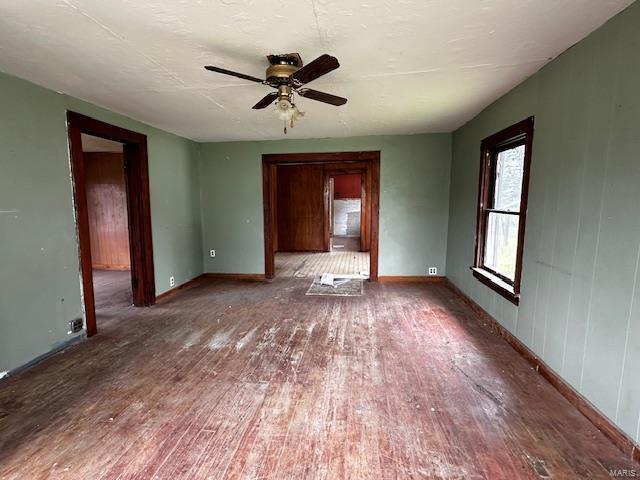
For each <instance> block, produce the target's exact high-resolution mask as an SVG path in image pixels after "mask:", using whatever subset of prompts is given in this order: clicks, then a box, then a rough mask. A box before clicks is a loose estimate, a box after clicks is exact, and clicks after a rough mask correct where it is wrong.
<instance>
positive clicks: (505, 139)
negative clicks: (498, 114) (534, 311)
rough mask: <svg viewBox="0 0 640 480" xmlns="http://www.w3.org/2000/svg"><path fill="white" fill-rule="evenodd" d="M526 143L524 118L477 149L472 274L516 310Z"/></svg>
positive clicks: (528, 131) (529, 130)
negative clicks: (477, 182) (475, 230)
mask: <svg viewBox="0 0 640 480" xmlns="http://www.w3.org/2000/svg"><path fill="white" fill-rule="evenodd" d="M532 140H533V117H530V118H527V119H526V120H523V121H522V122H519V123H516V124H515V125H512V126H511V127H509V128H506V129H504V130H502V131H500V132H498V133H496V134H495V135H491V136H490V137H488V138H485V139H484V140H483V141H482V144H481V152H482V153H481V158H480V192H479V197H478V222H477V232H476V253H475V263H474V266H473V267H472V270H473V274H474V276H475V277H476V278H478V280H480V281H481V282H483V283H484V284H485V285H487V286H489V287H491V288H492V289H494V290H495V291H496V292H498V293H500V294H501V295H502V296H504V297H505V298H507V299H509V300H510V301H511V302H513V303H515V304H516V305H517V304H518V303H519V300H520V274H521V272H522V250H523V241H524V226H525V217H526V214H527V191H528V186H529V169H530V165H531V144H532Z"/></svg>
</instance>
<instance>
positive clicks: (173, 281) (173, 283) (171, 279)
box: [169, 277, 176, 287]
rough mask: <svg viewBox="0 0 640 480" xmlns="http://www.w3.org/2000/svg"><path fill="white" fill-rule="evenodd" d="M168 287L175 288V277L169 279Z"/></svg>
mask: <svg viewBox="0 0 640 480" xmlns="http://www.w3.org/2000/svg"><path fill="white" fill-rule="evenodd" d="M169 286H170V287H175V286H176V278H175V277H169Z"/></svg>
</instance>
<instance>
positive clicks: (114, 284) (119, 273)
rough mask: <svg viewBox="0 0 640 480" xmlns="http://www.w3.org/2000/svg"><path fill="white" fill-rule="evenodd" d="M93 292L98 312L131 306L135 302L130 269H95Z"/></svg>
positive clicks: (98, 313)
mask: <svg viewBox="0 0 640 480" xmlns="http://www.w3.org/2000/svg"><path fill="white" fill-rule="evenodd" d="M93 293H94V295H95V304H96V314H97V315H98V316H99V315H100V314H101V313H102V311H106V310H110V309H113V308H114V307H116V308H118V307H129V306H131V304H132V303H133V300H132V296H133V294H132V292H131V271H130V270H102V269H97V268H94V269H93Z"/></svg>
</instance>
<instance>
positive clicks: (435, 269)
mask: <svg viewBox="0 0 640 480" xmlns="http://www.w3.org/2000/svg"><path fill="white" fill-rule="evenodd" d="M437 274H438V267H429V275H437Z"/></svg>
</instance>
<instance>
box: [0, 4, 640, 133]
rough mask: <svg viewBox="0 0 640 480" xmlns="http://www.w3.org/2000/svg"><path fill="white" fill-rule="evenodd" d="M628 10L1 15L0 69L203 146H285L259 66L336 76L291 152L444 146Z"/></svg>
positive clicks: (333, 7)
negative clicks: (334, 140) (431, 139)
mask: <svg viewBox="0 0 640 480" xmlns="http://www.w3.org/2000/svg"><path fill="white" fill-rule="evenodd" d="M631 3H633V2H632V0H519V1H516V0H279V1H276V0H274V1H266V0H254V1H251V0H207V1H204V0H201V1H195V0H155V1H154V0H136V1H130V0H129V1H127V0H109V1H104V0H18V1H16V0H0V70H2V71H4V72H7V73H10V74H13V75H16V76H18V77H22V78H26V79H28V80H30V81H32V82H34V83H37V84H40V85H43V86H46V87H49V88H52V89H55V90H57V91H60V92H63V93H67V94H69V95H73V96H75V97H79V98H81V99H84V100H88V101H90V102H93V103H95V104H98V105H100V106H103V107H106V108H109V109H111V110H114V111H116V112H119V113H123V114H126V115H128V116H130V117H133V118H135V119H138V120H141V121H143V122H146V123H149V124H151V125H154V126H157V127H159V128H162V129H164V130H167V131H170V132H174V133H177V134H179V135H182V136H185V137H188V138H192V139H195V140H201V141H222V140H250V139H272V138H283V137H284V135H283V133H282V124H281V123H280V121H278V120H277V119H276V118H275V116H274V113H273V112H272V111H271V108H268V109H266V110H262V111H255V110H252V109H251V106H252V105H253V104H254V103H256V102H257V101H258V100H259V99H260V98H262V97H263V96H264V95H265V94H266V93H267V92H268V91H270V90H269V89H268V87H266V86H263V85H260V84H255V83H250V82H247V81H244V80H240V79H236V78H233V77H226V76H222V75H219V74H215V73H211V72H208V71H206V70H204V69H203V68H202V67H203V65H205V64H212V65H217V66H220V67H223V68H228V69H232V70H236V71H240V72H243V73H247V74H250V75H254V76H258V77H263V76H264V69H265V68H266V66H267V61H266V59H265V57H264V56H265V55H266V54H269V53H286V52H299V53H300V54H301V55H302V58H303V60H304V61H305V62H307V63H308V62H310V61H311V60H313V59H314V58H316V57H317V56H319V55H320V54H322V53H329V54H332V55H334V56H336V57H337V58H338V60H339V61H340V63H341V67H340V68H339V69H338V70H336V71H334V72H332V73H329V74H328V75H326V76H325V77H323V78H321V79H318V80H317V81H315V82H312V83H311V84H309V85H310V86H311V87H312V88H314V89H318V90H323V91H327V92H330V93H334V94H337V95H341V96H344V97H347V98H348V99H349V103H347V104H346V105H345V106H343V107H333V106H329V105H325V104H321V103H318V102H314V101H312V100H308V99H299V101H298V105H299V107H300V109H301V110H303V111H305V112H306V113H307V115H306V117H305V118H303V119H302V120H301V121H300V122H299V123H298V124H297V125H296V127H295V128H294V129H293V130H290V132H289V135H287V137H289V138H317V137H342V136H352V135H370V134H390V133H419V132H443V131H451V130H454V129H456V128H457V127H459V126H460V125H462V124H464V123H465V122H466V121H468V120H469V119H471V118H472V117H473V116H474V115H476V114H477V113H478V112H479V111H480V110H481V109H482V108H484V107H485V106H486V105H488V104H489V103H491V102H492V101H493V100H495V99H496V98H498V97H499V96H501V95H502V94H504V93H505V92H507V91H508V90H509V89H511V88H512V87H514V86H515V85H517V84H518V83H520V82H521V81H522V80H523V79H525V78H526V77H528V76H529V75H531V74H532V73H534V72H536V71H537V70H538V69H539V68H540V67H541V66H542V65H544V64H545V63H546V62H548V61H549V59H550V58H552V57H554V56H556V55H558V54H559V53H561V52H562V51H564V50H565V49H566V48H568V47H569V46H571V45H572V44H574V43H576V42H577V41H579V40H580V39H582V38H583V37H585V36H586V35H587V34H588V33H590V32H591V31H593V30H594V29H596V28H597V27H598V26H600V25H601V24H602V23H604V22H605V21H606V20H607V19H608V18H610V17H612V16H613V15H615V14H616V13H617V12H619V11H620V10H622V9H623V8H625V7H626V6H628V5H629V4H631Z"/></svg>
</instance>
